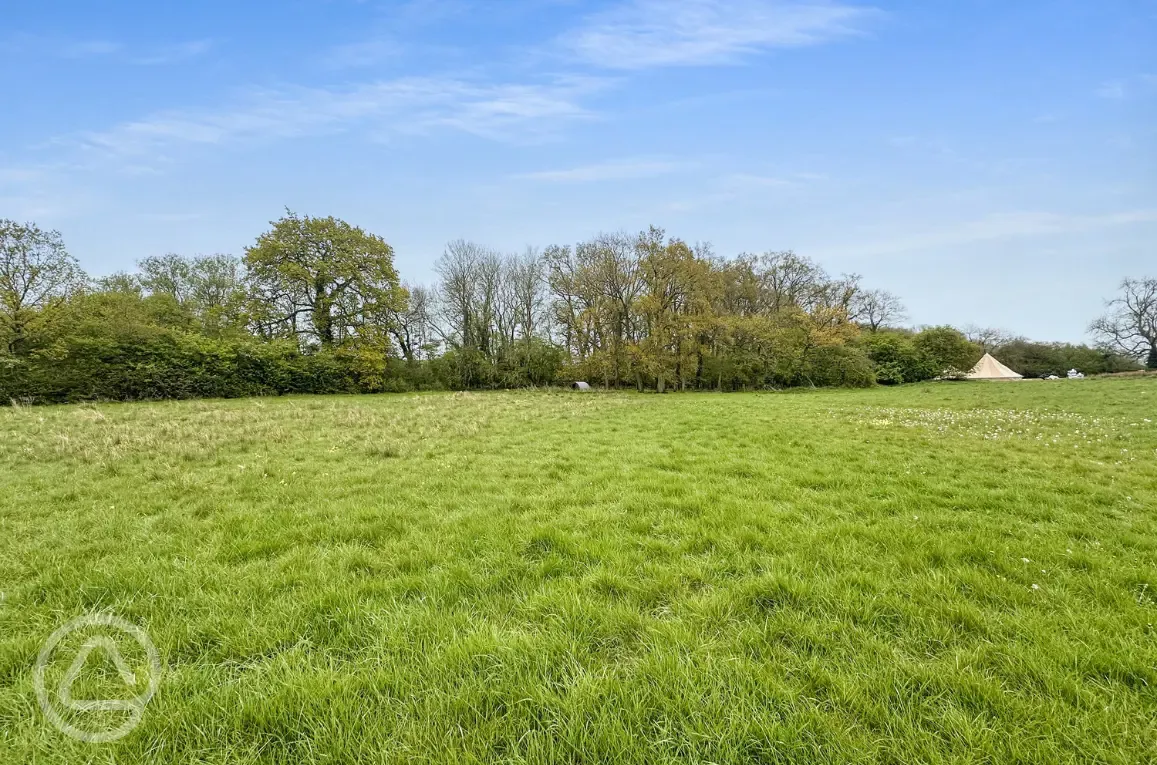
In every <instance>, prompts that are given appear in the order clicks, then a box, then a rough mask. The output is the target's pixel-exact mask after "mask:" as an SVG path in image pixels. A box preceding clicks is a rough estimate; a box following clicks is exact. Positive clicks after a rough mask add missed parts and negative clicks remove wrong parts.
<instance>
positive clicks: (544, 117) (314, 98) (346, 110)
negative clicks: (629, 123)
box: [80, 77, 603, 158]
mask: <svg viewBox="0 0 1157 765" xmlns="http://www.w3.org/2000/svg"><path fill="white" fill-rule="evenodd" d="M602 85H603V81H601V80H597V79H593V78H555V79H552V80H548V81H546V82H543V83H535V84H529V83H507V84H501V83H499V84H493V83H478V82H473V81H468V80H462V79H452V78H419V77H413V78H404V79H398V80H389V81H382V82H373V83H367V84H363V85H358V86H354V87H350V88H347V89H323V88H313V89H310V88H296V89H289V90H282V91H264V92H259V93H255V94H252V95H251V96H250V97H248V98H246V99H244V100H243V101H242V102H240V103H238V104H236V105H234V106H232V107H230V108H225V109H221V110H217V111H207V112H180V111H175V112H164V113H160V114H155V115H153V116H151V117H147V118H145V119H142V120H138V121H134V122H127V123H124V124H121V125H118V126H116V127H114V128H112V129H110V130H106V131H102V132H94V133H88V134H85V135H83V136H81V137H80V142H81V144H82V146H83V147H84V148H86V149H87V150H89V151H90V152H95V153H98V154H103V155H112V156H116V157H121V158H132V157H150V156H151V157H156V158H160V157H163V156H165V155H166V153H167V152H168V151H170V150H172V149H175V148H177V147H179V146H187V145H190V144H192V145H196V144H200V145H221V144H228V143H233V142H240V141H254V140H270V139H286V138H294V137H298V136H303V135H315V134H320V133H328V132H336V131H344V130H348V129H351V128H355V127H360V128H364V129H365V130H366V131H368V132H369V133H370V134H372V135H377V136H385V135H388V134H391V133H393V134H397V133H426V132H430V131H433V130H437V129H451V130H458V131H461V132H465V133H471V134H474V135H478V136H482V137H485V138H490V139H494V140H508V141H515V140H521V139H526V138H531V137H538V138H541V137H543V136H545V135H547V134H549V133H550V132H551V131H552V130H555V129H557V128H558V127H560V126H561V125H562V124H565V123H566V122H568V121H572V120H578V119H587V118H590V117H591V116H592V115H591V114H590V112H588V111H587V109H585V108H584V107H583V106H582V105H581V103H580V101H581V100H582V98H583V97H584V96H586V95H588V94H590V93H592V92H594V91H596V90H598V89H599V88H600V87H602Z"/></svg>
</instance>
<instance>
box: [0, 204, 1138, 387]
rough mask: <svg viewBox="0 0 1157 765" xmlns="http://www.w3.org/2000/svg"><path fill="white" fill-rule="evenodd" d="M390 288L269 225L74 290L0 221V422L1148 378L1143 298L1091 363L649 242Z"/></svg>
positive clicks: (701, 247) (468, 247)
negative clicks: (210, 248)
mask: <svg viewBox="0 0 1157 765" xmlns="http://www.w3.org/2000/svg"><path fill="white" fill-rule="evenodd" d="M435 271H436V273H437V276H438V280H437V283H436V284H434V285H430V286H422V285H411V284H407V283H404V282H403V281H402V280H401V278H400V276H399V274H398V272H397V270H396V269H395V266H394V252H393V249H392V248H391V247H390V245H389V244H387V243H386V241H385V240H384V239H382V238H381V237H379V236H377V235H374V234H372V233H369V232H366V231H364V230H363V229H361V228H358V227H356V226H353V225H350V224H349V223H346V222H345V221H342V220H339V219H336V218H332V217H329V218H314V217H310V216H299V215H297V214H294V213H292V212H288V211H287V213H286V214H285V215H284V216H283V217H282V218H280V219H279V220H276V221H273V222H272V223H271V228H270V229H269V230H268V231H266V232H265V233H263V234H262V235H261V236H260V237H258V239H257V240H256V241H255V242H254V243H253V244H251V245H250V246H248V247H246V248H245V250H244V254H243V256H242V257H240V258H238V257H233V256H230V255H210V256H182V255H176V254H169V255H159V256H152V257H148V258H145V259H144V260H142V261H140V262H139V263H138V265H137V270H136V271H134V272H132V273H117V274H113V275H111V276H105V277H100V278H91V277H89V276H88V275H86V274H85V273H84V272H83V270H82V269H81V268H80V266H79V264H78V263H77V261H76V260H75V259H74V258H73V257H72V256H71V255H70V254H69V253H68V251H67V248H66V247H65V244H64V242H63V241H62V239H61V236H60V234H59V233H57V232H55V231H47V230H44V229H41V228H39V227H38V226H36V225H35V224H31V223H28V224H21V223H16V222H14V221H7V220H5V221H0V401H4V402H8V401H32V402H53V401H76V400H89V399H114V400H121V399H139V398H187V397H203V396H220V397H227V396H241V395H264V394H281V393H332V392H351V393H352V392H379V391H406V390H426V389H485V388H515V387H526V386H545V385H553V384H558V383H563V382H567V381H571V380H580V379H581V380H587V381H590V382H591V383H592V384H598V385H601V386H604V387H607V388H623V387H629V388H635V389H638V390H655V391H659V392H664V391H668V390H719V391H735V390H759V389H768V388H783V387H791V386H867V385H874V384H877V383H884V384H893V383H906V382H916V381H920V380H927V379H931V378H934V377H939V376H942V375H945V374H947V375H953V374H958V373H961V372H963V371H966V370H967V369H969V368H970V367H971V366H972V365H973V364H975V362H976V361H977V360H978V359H979V357H980V355H981V354H982V353H983V352H985V351H986V350H989V351H993V350H996V351H999V352H1000V354H1001V355H1002V360H1003V361H1004V362H1005V363H1006V364H1008V365H1009V366H1011V367H1012V368H1014V369H1016V370H1017V371H1019V372H1021V373H1022V374H1026V376H1027V375H1032V376H1037V375H1041V374H1048V373H1056V374H1061V373H1063V372H1064V371H1065V370H1066V369H1067V368H1070V366H1075V367H1078V368H1081V369H1082V371H1085V372H1087V373H1097V372H1112V371H1125V370H1129V369H1136V368H1140V365H1139V363H1138V362H1139V361H1140V360H1144V361H1146V362H1147V363H1148V365H1149V366H1150V367H1151V368H1157V320H1155V319H1157V280H1154V279H1141V280H1128V281H1126V282H1125V283H1124V284H1123V285H1122V294H1121V296H1119V297H1118V298H1117V299H1115V300H1114V301H1111V302H1110V303H1109V306H1108V307H1109V312H1108V313H1107V314H1106V315H1105V316H1104V317H1102V318H1101V319H1098V320H1097V321H1096V322H1095V323H1094V324H1093V326H1092V330H1093V331H1094V333H1095V334H1096V336H1097V338H1098V346H1097V347H1095V348H1091V347H1087V346H1073V345H1058V344H1042V343H1032V342H1029V341H1027V340H1024V339H1021V338H1014V337H1009V336H1006V335H1005V334H1004V333H1000V332H995V331H992V330H978V329H975V328H970V329H969V330H968V331H967V332H961V331H959V330H956V329H954V328H951V327H931V328H924V329H920V330H910V329H905V328H902V327H901V326H900V325H901V324H902V323H903V322H904V321H905V320H906V314H905V310H904V307H903V305H902V303H901V302H900V300H899V299H898V298H897V297H896V296H894V295H892V294H891V293H889V292H887V291H884V290H873V289H868V288H866V287H865V286H864V285H863V283H862V279H861V277H860V276H859V275H856V274H841V275H832V274H829V273H828V272H827V271H825V270H824V269H823V268H822V267H821V266H820V265H819V264H818V263H816V262H815V261H813V260H811V259H809V258H807V257H804V256H801V255H797V254H796V253H794V252H791V251H769V252H766V253H764V254H761V255H750V254H741V255H739V256H736V257H731V258H727V257H722V256H719V255H716V254H715V253H714V252H713V251H712V249H711V247H710V246H709V245H705V244H691V243H688V242H685V241H683V240H681V239H678V238H676V237H671V236H668V235H667V234H666V232H664V231H663V230H662V229H658V228H650V229H648V230H646V231H643V232H639V233H637V234H627V233H612V234H600V235H598V236H595V237H593V238H591V239H589V240H586V241H582V242H578V243H576V244H573V245H552V246H549V247H546V248H544V249H541V250H539V249H534V248H528V249H527V250H526V251H525V252H523V253H519V254H504V253H500V252H497V251H494V250H491V249H489V248H486V247H484V246H481V245H478V244H476V243H473V242H468V241H455V242H451V243H449V244H448V245H447V246H446V248H445V251H444V252H443V254H442V256H441V257H440V258H439V259H438V261H437V263H436V265H435Z"/></svg>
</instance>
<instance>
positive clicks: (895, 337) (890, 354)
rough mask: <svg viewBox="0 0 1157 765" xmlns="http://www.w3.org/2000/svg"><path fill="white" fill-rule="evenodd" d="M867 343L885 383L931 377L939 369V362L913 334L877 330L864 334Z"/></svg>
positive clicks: (897, 382)
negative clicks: (917, 341)
mask: <svg viewBox="0 0 1157 765" xmlns="http://www.w3.org/2000/svg"><path fill="white" fill-rule="evenodd" d="M864 346H865V348H866V349H867V353H868V357H869V358H870V359H871V360H872V364H873V366H874V368H875V374H876V380H877V381H878V382H880V383H881V384H883V385H899V384H901V383H912V382H920V381H922V380H931V379H932V378H934V377H936V375H938V374H939V373H940V372H939V370H940V367H939V365H938V363H937V362H935V361H933V360H932V359H930V358H929V357H928V355H927V354H926V353H925V352H924V351H923V350H921V349H920V348H918V347H917V346H916V344H915V342H914V341H913V338H912V336H911V335H910V334H904V333H899V332H889V331H886V330H882V331H878V332H874V333H872V334H870V335H867V336H866V337H865V338H864Z"/></svg>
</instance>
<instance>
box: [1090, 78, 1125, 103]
mask: <svg viewBox="0 0 1157 765" xmlns="http://www.w3.org/2000/svg"><path fill="white" fill-rule="evenodd" d="M1097 95H1098V96H1100V97H1101V98H1111V99H1113V100H1116V101H1119V100H1121V99H1122V98H1124V97H1125V83H1123V82H1120V81H1118V80H1114V81H1112V82H1106V83H1103V84H1102V85H1101V87H1099V88H1097Z"/></svg>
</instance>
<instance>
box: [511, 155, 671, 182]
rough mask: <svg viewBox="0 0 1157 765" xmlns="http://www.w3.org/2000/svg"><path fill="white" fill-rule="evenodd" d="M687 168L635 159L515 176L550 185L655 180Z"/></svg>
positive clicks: (658, 161)
mask: <svg viewBox="0 0 1157 765" xmlns="http://www.w3.org/2000/svg"><path fill="white" fill-rule="evenodd" d="M686 167H687V165H686V164H680V163H678V162H670V161H665V160H646V159H633V160H618V161H613V162H600V163H597V164H593V165H583V166H580V167H571V168H567V169H564V170H542V171H539V172H534V173H519V174H518V175H515V176H514V178H516V179H518V180H528V181H544V182H548V183H591V182H598V181H624V180H631V179H635V178H654V177H656V176H659V175H668V174H670V173H674V172H676V171H678V170H681V169H684V168H686Z"/></svg>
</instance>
